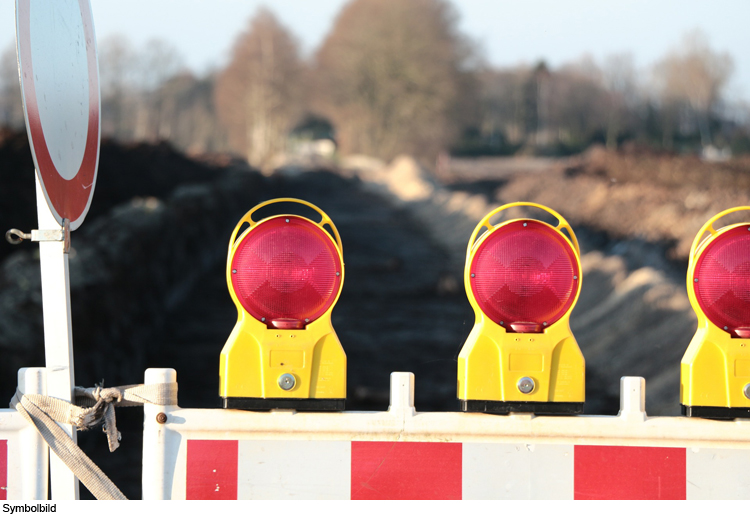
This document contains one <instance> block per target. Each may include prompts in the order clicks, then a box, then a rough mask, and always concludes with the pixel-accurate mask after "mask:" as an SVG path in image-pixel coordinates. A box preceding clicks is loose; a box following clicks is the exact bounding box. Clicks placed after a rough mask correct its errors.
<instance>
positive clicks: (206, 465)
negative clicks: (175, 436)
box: [185, 440, 239, 500]
mask: <svg viewBox="0 0 750 528" xmlns="http://www.w3.org/2000/svg"><path fill="white" fill-rule="evenodd" d="M238 446H239V444H238V442H237V440H188V442H187V470H186V479H187V483H186V490H185V498H187V499H188V500H237V452H238Z"/></svg>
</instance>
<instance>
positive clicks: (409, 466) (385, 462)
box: [143, 369, 750, 500]
mask: <svg viewBox="0 0 750 528" xmlns="http://www.w3.org/2000/svg"><path fill="white" fill-rule="evenodd" d="M175 378H176V374H175V372H174V371H173V370H169V369H167V370H157V369H149V371H147V373H146V383H147V384H148V383H164V382H174V381H176V379H175ZM621 388H622V392H623V393H622V396H621V412H620V414H619V416H570V417H566V416H554V417H553V416H533V415H528V414H522V415H509V416H497V415H486V414H477V413H417V412H416V411H415V409H414V405H413V402H414V398H413V395H414V376H413V375H412V374H407V373H394V374H392V376H391V405H390V408H389V410H388V411H386V412H343V413H296V412H294V411H271V412H249V411H239V410H223V409H216V410H213V409H210V410H209V409H181V408H179V407H177V406H174V407H158V406H153V405H146V406H145V427H144V460H143V497H144V499H201V500H203V499H282V498H285V499H579V500H580V499H667V500H669V499H730V498H734V499H748V498H750V471H749V470H750V421H747V420H735V421H711V420H703V419H695V418H684V417H666V418H665V417H662V418H649V417H647V416H646V414H645V412H644V408H645V405H644V403H645V381H644V380H643V379H642V378H623V380H622V387H621Z"/></svg>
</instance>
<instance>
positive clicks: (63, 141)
mask: <svg viewBox="0 0 750 528" xmlns="http://www.w3.org/2000/svg"><path fill="white" fill-rule="evenodd" d="M16 24H17V27H16V31H17V41H18V58H19V61H18V62H19V70H20V74H21V75H20V77H21V91H22V93H23V99H24V112H25V114H26V129H27V131H28V134H29V139H30V143H31V151H32V154H33V156H34V163H35V165H36V168H37V172H38V174H39V178H40V181H41V184H42V189H43V190H44V194H45V197H46V199H47V203H48V205H49V206H50V209H51V210H52V213H53V215H54V216H55V219H56V220H57V221H58V222H59V223H60V224H61V225H62V221H63V219H64V218H67V219H68V220H70V227H71V229H76V228H77V227H78V226H79V225H81V223H82V222H83V219H84V217H85V216H86V213H87V212H88V209H89V206H90V204H91V198H92V195H93V190H94V185H95V183H96V172H97V168H98V162H99V141H100V121H99V112H100V98H99V71H98V64H97V58H96V39H95V36H94V26H93V20H92V17H91V8H90V5H89V1H88V0H17V2H16Z"/></svg>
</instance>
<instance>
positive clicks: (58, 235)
mask: <svg viewBox="0 0 750 528" xmlns="http://www.w3.org/2000/svg"><path fill="white" fill-rule="evenodd" d="M5 240H7V241H8V242H9V243H11V244H13V245H16V244H20V243H21V242H23V241H24V240H31V241H32V242H63V253H69V252H70V220H68V219H67V218H63V225H62V228H61V229H32V230H31V233H24V232H23V231H21V230H20V229H9V230H8V231H6V233H5Z"/></svg>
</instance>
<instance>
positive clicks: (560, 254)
mask: <svg viewBox="0 0 750 528" xmlns="http://www.w3.org/2000/svg"><path fill="white" fill-rule="evenodd" d="M470 272H471V289H472V292H473V293H474V298H475V299H476V301H477V303H478V304H479V308H481V310H482V311H483V312H484V313H485V314H486V315H487V317H489V318H490V319H491V320H492V321H494V322H495V323H497V324H500V325H502V326H503V327H505V328H506V329H507V330H508V331H511V332H533V331H542V330H543V328H544V327H545V326H549V325H551V324H553V323H555V322H556V321H557V320H559V319H560V318H561V317H562V316H563V315H564V314H565V313H566V312H567V311H568V310H569V309H570V306H571V305H572V304H573V301H574V300H575V296H576V294H577V292H578V287H579V284H580V283H579V281H578V277H579V269H578V261H577V259H576V256H575V253H574V252H573V249H572V247H571V246H570V244H569V243H568V242H567V240H565V238H564V237H563V235H561V234H560V233H559V232H558V231H556V230H555V229H554V228H552V227H551V226H549V225H547V224H544V223H542V222H537V221H534V220H518V221H514V222H510V223H508V224H506V225H504V226H502V227H500V228H498V229H497V230H495V231H494V232H493V233H492V234H490V235H489V236H488V237H487V238H485V240H483V241H482V243H481V245H480V246H479V248H478V249H477V251H476V254H475V255H474V259H473V260H472V262H471V269H470ZM545 323H546V324H545Z"/></svg>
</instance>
